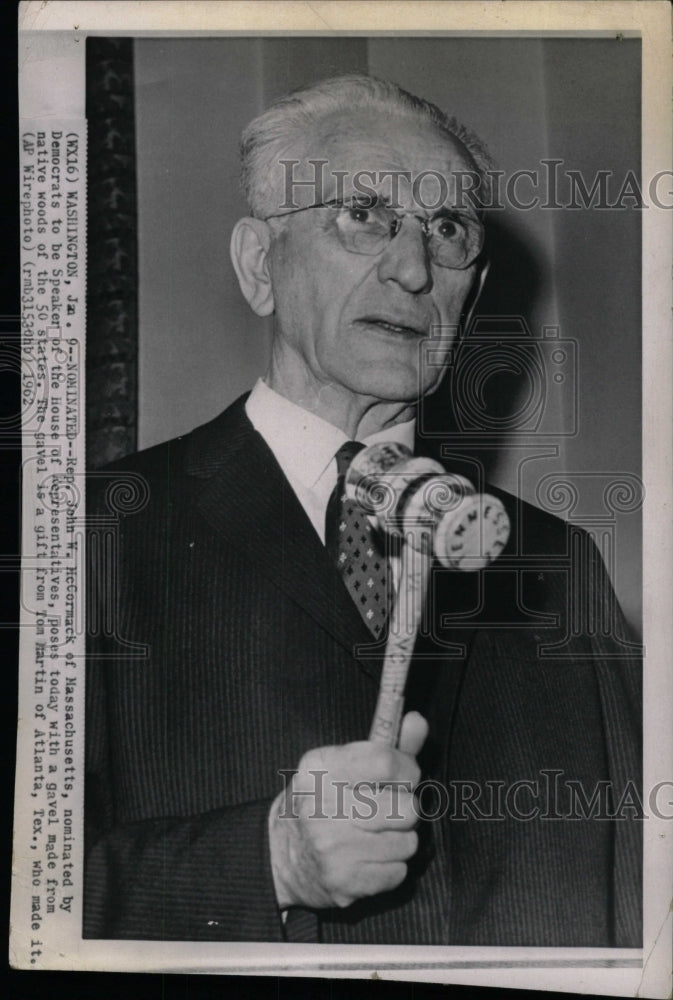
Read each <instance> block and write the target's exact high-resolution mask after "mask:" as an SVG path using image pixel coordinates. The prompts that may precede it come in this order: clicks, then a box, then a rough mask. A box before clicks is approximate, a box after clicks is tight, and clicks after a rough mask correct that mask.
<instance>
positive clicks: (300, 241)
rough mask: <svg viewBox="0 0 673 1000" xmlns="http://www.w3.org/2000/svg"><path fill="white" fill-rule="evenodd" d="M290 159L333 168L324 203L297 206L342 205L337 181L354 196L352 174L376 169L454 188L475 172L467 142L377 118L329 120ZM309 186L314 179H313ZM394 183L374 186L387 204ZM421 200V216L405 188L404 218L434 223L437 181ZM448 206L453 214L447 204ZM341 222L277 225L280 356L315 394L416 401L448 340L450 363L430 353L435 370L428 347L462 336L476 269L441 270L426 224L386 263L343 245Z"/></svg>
mask: <svg viewBox="0 0 673 1000" xmlns="http://www.w3.org/2000/svg"><path fill="white" fill-rule="evenodd" d="M284 158H285V159H296V160H300V161H301V163H302V165H303V164H304V163H305V162H306V160H307V159H308V158H313V159H316V158H319V159H323V160H327V163H326V165H325V166H324V168H323V176H324V178H325V184H324V187H323V190H322V192H318V197H316V196H315V195H316V192H315V191H312V190H311V189H310V188H308V187H299V186H297V187H296V188H295V189H294V191H295V201H296V203H297V204H299V205H304V204H305V205H310V204H313V203H315V202H316V201H320V200H322V201H327V200H329V199H330V198H333V197H335V196H336V195H337V194H338V195H339V196H341V194H342V192H341V191H338V186H337V182H336V181H335V179H334V178H335V177H337V176H338V177H343V178H344V179H343V181H341V182H340V183H341V184H342V186H343V196H344V197H345V198H348V196H349V194H352V193H353V186H352V185H353V177H354V175H356V174H357V173H358V172H360V171H363V170H366V171H373V172H374V176H375V178H376V179H377V180H379V179H380V178H381V177H382V175H383V173H384V172H385V171H388V172H390V171H408V172H410V173H411V177H412V179H413V178H415V177H418V175H419V174H421V172H423V171H435V172H437V173H439V174H441V175H442V176H443V177H446V178H450V177H451V174H452V173H453V172H454V171H470V170H472V171H473V170H474V165H473V163H472V161H471V159H470V157H469V154H468V153H467V152H466V150H465V149H464V148H463V147H462V146H461V145H460V144H459V143H458V142H452V141H450V140H448V139H447V138H446V137H445V136H443V135H442V134H441V133H439V132H438V131H437V130H435V129H434V128H433V127H431V126H428V125H427V124H424V123H417V122H416V121H414V120H411V119H406V118H395V117H392V118H391V117H383V116H382V115H381V114H380V113H379V112H376V111H374V110H371V111H370V110H359V111H357V112H355V113H353V114H352V115H344V114H339V115H334V116H332V117H330V118H329V119H326V120H324V121H323V123H322V125H321V129H320V133H319V134H318V135H316V136H313V137H312V138H311V139H310V140H309V142H308V143H306V144H304V145H303V146H302V148H301V149H298V148H296V147H291V148H289V149H288V150H286V151H285V153H284ZM301 169H302V166H299V167H297V171H296V176H299V175H300V170H301ZM304 176H312V169H311V171H310V172H309V174H308V175H306V174H304ZM367 183H368V184H370V183H371V179H370V178H368V179H367ZM390 184H391V182H390V180H385V176H384V179H383V181H381V182H380V183H378V184H376V183H375V184H373V185H372V186H373V187H376V188H377V189H378V190H379V191H381V193H382V194H390V190H391V188H390ZM449 187H450V186H449ZM421 191H422V195H421V197H422V198H423V200H424V201H425V204H426V205H429V206H432V207H431V208H427V209H424V208H423V206H422V205H421V204H419V202H418V200H416V199H415V198H414V194H413V190H412V185H411V184H409V183H405V182H404V181H402V182H401V183H400V184H399V193H398V199H397V203H398V205H399V206H400V207H401V210H402V211H409V212H413V213H414V214H416V215H420V216H426V217H431V216H432V215H434V214H435V213H436V211H437V208H436V207H435V201H436V199H437V194H438V192H439V186H438V185H437V183H435V185H434V187H433V186H432V184H431V183H430V182H429V183H428V186H427V187H426V186H424V187H423V188H421ZM321 195H322V197H321ZM282 197H284V194H283V196H281V198H280V199H279V201H282ZM445 204H446V206H447V207H449V208H450V207H452V205H451V195H450V194H448V196H447V200H446V202H445ZM467 211H468V212H472V210H471V209H470V208H469V207H468V208H467ZM472 214H473V213H472ZM334 218H335V213H334V211H332V210H329V209H312V210H309V211H303V212H298V213H296V214H294V215H291V216H289V217H288V218H287V219H283V220H281V221H280V223H279V224H278V225H277V226H276V227H274V228H278V229H279V232H278V235H277V237H276V238H275V239H274V242H273V243H272V247H271V250H270V253H269V267H270V273H271V279H272V285H273V293H274V304H275V313H276V333H275V343H274V350H275V351H276V352H277V354H278V355H279V356H280V357H281V358H282V362H283V364H285V365H288V364H289V365H294V366H296V365H300V366H301V368H302V373H303V377H304V379H305V380H306V384H307V386H309V387H310V389H311V391H312V392H314V393H315V392H318V393H319V392H320V390H321V387H323V388H324V387H325V386H326V385H329V386H331V387H334V386H340V387H341V388H342V390H343V392H344V394H346V395H351V396H355V397H359V398H360V400H361V401H365V400H368V401H370V402H375V401H386V402H406V403H409V402H413V401H415V400H416V399H418V398H419V397H420V396H422V395H425V394H426V393H428V392H431V391H432V390H433V389H435V388H436V386H437V384H438V383H439V381H440V379H441V377H442V374H443V367H442V363H441V362H442V361H443V360H444V359H445V357H446V351H447V350H448V346H449V345H450V342H451V334H450V332H449V331H448V330H446V329H444V330H443V331H442V342H441V344H442V348H443V355H440V356H439V357H437V353H438V352H436V351H433V352H432V353H433V364H432V366H429V365H427V364H422V362H421V356H422V354H421V349H420V345H421V341H422V340H423V339H424V338H427V337H430V336H434V337H438V336H439V335H440V328H442V327H444V328H446V327H449V328H454V329H455V327H456V326H457V324H458V320H459V317H460V313H461V309H462V306H463V303H464V301H465V299H466V297H467V294H468V292H469V290H470V287H471V285H472V283H473V281H474V278H475V271H476V266H475V265H474V264H472V265H471V266H470V267H469V268H467V269H465V270H454V269H450V268H447V267H440V266H438V265H436V264H435V263H433V262H432V261H431V260H430V256H429V253H428V248H427V245H426V241H425V238H424V235H423V231H422V228H421V224H420V222H419V221H418V220H417V219H414V218H412V217H410V216H409V217H407V218H405V220H404V222H403V224H402V226H401V229H400V230H399V232H398V233H397V234H396V235H395V237H394V238H393V239H392V240H391V241H390V242H389V243H388V244H387V245H386V246H385V247H384V249H383V250H382V252H381V253H379V254H378V255H376V256H367V255H362V254H357V253H352V252H349V251H348V250H346V249H345V248H344V247H343V246H342V244H341V243H340V241H339V238H338V233H337V232H336V227H335V223H334ZM272 225H273V224H272ZM438 346H439V345H438Z"/></svg>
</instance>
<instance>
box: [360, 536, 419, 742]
mask: <svg viewBox="0 0 673 1000" xmlns="http://www.w3.org/2000/svg"><path fill="white" fill-rule="evenodd" d="M431 553H432V537H431V535H430V533H429V532H428V534H427V535H424V536H423V545H422V548H421V550H418V549H414V548H412V546H411V545H410V543H409V542H405V543H404V544H403V546H402V552H401V557H400V561H401V566H400V578H399V583H398V587H397V598H396V600H395V603H394V606H393V612H392V615H391V619H390V630H389V632H388V641H387V643H386V652H385V657H384V660H383V671H382V673H381V683H380V685H379V696H378V701H377V703H376V710H375V712H374V720H373V722H372V726H371V729H370V731H369V739H370V740H371V741H372V742H373V743H380V744H383V745H385V746H389V747H394V746H396V745H397V740H398V737H399V733H400V723H401V721H402V713H403V711H404V688H405V686H406V683H407V674H408V672H409V664H410V663H411V657H412V655H413V651H414V645H415V643H416V636H417V634H418V627H419V625H420V622H421V618H422V616H423V608H424V606H425V595H426V592H427V589H428V577H429V575H430V567H431V565H432V555H431Z"/></svg>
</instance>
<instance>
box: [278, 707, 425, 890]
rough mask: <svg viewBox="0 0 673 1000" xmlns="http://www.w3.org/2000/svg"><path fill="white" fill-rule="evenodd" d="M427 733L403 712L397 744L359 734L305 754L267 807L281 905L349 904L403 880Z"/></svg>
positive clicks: (412, 846) (413, 845)
mask: <svg viewBox="0 0 673 1000" xmlns="http://www.w3.org/2000/svg"><path fill="white" fill-rule="evenodd" d="M427 733H428V724H427V722H426V721H425V719H424V718H423V717H422V716H421V715H419V714H418V712H409V713H408V714H407V715H406V716H405V717H404V720H403V722H402V729H401V733H400V740H399V749H397V750H393V749H390V748H389V747H383V746H380V745H379V744H376V743H370V742H367V741H362V742H358V743H347V744H345V745H344V746H331V747H318V748H317V749H315V750H309V752H308V753H306V754H304V756H303V757H302V759H301V760H300V762H299V769H298V771H297V774H295V776H294V777H293V779H292V782H291V783H290V785H289V786H288V788H287V789H286V790H285V791H284V792H281V793H280V795H279V796H278V797H277V798H276V799H275V801H274V803H273V806H272V808H271V812H270V815H269V840H270V846H271V863H272V867H273V876H274V883H275V887H276V897H277V899H278V905H279V907H280V908H281V909H285V908H287V907H288V906H306V907H310V908H312V909H321V908H325V907H331V906H340V907H344V906H350V904H351V903H352V902H354V901H355V900H356V899H359V898H360V897H362V896H373V895H376V894H377V893H379V892H385V891H386V890H389V889H394V888H395V887H396V886H398V885H399V884H400V883H401V882H402V881H403V880H404V878H405V876H406V874H407V865H406V861H407V860H408V859H409V858H410V857H412V855H413V854H415V853H416V849H417V847H418V836H417V834H416V833H415V832H414V829H413V828H414V826H415V825H416V822H417V819H418V817H417V814H416V812H415V810H414V802H413V792H414V788H415V787H416V785H417V784H418V781H419V778H420V769H419V767H418V764H417V763H416V755H417V754H418V752H419V751H420V749H421V747H422V746H423V743H424V741H425V738H426V736H427Z"/></svg>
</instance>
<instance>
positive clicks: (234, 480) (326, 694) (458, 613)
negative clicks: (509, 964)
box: [84, 400, 641, 946]
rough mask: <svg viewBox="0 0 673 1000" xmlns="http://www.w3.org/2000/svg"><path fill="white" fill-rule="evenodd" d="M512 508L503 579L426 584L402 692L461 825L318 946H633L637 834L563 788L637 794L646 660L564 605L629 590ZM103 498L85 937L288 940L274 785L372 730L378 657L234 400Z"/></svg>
mask: <svg viewBox="0 0 673 1000" xmlns="http://www.w3.org/2000/svg"><path fill="white" fill-rule="evenodd" d="M503 499H504V500H505V502H506V504H507V507H508V509H509V514H510V518H511V520H512V525H513V532H512V537H511V539H510V542H509V544H508V547H507V550H506V551H505V553H504V554H503V556H502V557H501V558H500V560H499V561H498V563H496V564H495V565H494V568H493V569H492V570H489V571H487V572H484V573H478V574H460V573H450V572H447V571H443V570H441V571H440V570H438V571H436V572H435V573H434V575H433V580H432V583H431V587H430V597H429V601H430V604H429V607H430V609H431V614H430V619H431V628H430V629H429V633H428V634H426V635H424V636H421V637H420V638H419V640H418V643H417V647H416V655H415V659H414V664H413V667H412V671H411V675H410V680H409V685H408V690H407V707H408V708H412V707H413V708H417V709H419V710H420V711H421V712H422V713H423V714H425V715H426V717H427V718H428V720H429V722H430V725H431V733H430V737H429V739H428V741H427V744H426V747H425V748H424V751H423V754H422V759H421V763H422V765H423V767H424V774H425V776H426V778H427V779H431V780H432V781H433V782H435V785H434V788H435V793H436V792H437V789H438V788H439V789H440V795H439V798H440V799H442V794H441V789H442V788H447V789H449V792H450V794H448V796H445V797H444V800H443V801H439V800H436V801H435V804H434V808H436V810H437V811H438V812H440V813H444V814H445V815H444V816H443V818H439V819H437V820H435V821H432V822H430V821H428V822H426V823H424V824H422V827H421V834H422V835H421V846H420V848H419V851H418V854H417V856H416V857H415V858H414V860H413V862H412V864H411V866H410V873H409V877H408V878H407V880H406V881H405V883H404V884H403V885H402V886H401V887H400V888H399V889H397V890H395V891H394V892H390V893H386V894H383V895H381V896H378V897H375V898H372V899H368V900H363V901H361V902H359V903H356V904H354V905H353V906H351V907H349V908H347V909H345V910H334V911H323V912H321V913H319V914H317V915H316V914H313V915H310V914H309V916H310V920H309V921H308V925H309V926H310V927H311V928H312V929H311V932H310V935H309V936H313V938H314V939H320V940H322V941H326V942H329V941H333V942H361V943H373V942H378V943H428V944H432V943H437V944H475V945H476V944H480V945H547V946H552V945H559V946H562V945H566V946H571V945H586V946H588V945H596V946H599V945H602V946H606V945H620V946H637V945H638V944H639V942H640V933H641V931H640V919H641V918H640V908H639V906H640V888H639V884H640V864H641V859H640V849H639V840H638V837H639V824H638V823H637V822H633V821H629V820H628V819H623V820H621V821H618V822H612V821H610V820H606V819H605V818H604V819H602V820H600V819H595V818H594V819H583V818H581V817H580V815H579V811H578V808H577V801H576V800H575V812H576V813H577V814H578V815H577V816H576V817H575V818H570V819H568V818H566V819H561V818H558V816H560V815H567V814H568V812H569V811H570V812H572V808H571V807H572V797H571V796H570V792H569V791H568V786H567V784H566V783H567V781H569V780H571V781H575V782H579V783H581V786H582V789H583V790H584V792H585V794H586V796H587V797H588V798H590V797H591V794H592V792H593V791H594V790H595V787H596V784H597V783H598V782H603V783H604V785H603V788H604V790H605V789H607V792H606V794H607V795H608V798H609V800H610V801H611V802H612V803H613V805H614V804H615V803H616V802H618V801H619V799H620V797H621V795H622V792H623V790H624V788H625V787H626V786H627V784H628V782H629V781H634V782H636V783H637V782H638V778H639V761H640V756H639V749H638V735H637V734H638V727H639V720H640V705H639V694H638V687H639V667H638V663H637V661H636V660H635V659H630V658H628V657H624V656H623V655H622V653H623V647H622V646H621V645H620V644H619V643H618V642H617V641H616V640H615V639H614V638H613V637H612V635H610V634H602V632H601V629H600V628H598V630H596V629H595V628H591V629H590V628H587V627H585V626H586V623H583V622H582V621H581V620H580V619H581V616H579V618H578V615H577V614H576V613H575V611H574V609H573V599H574V598H573V595H575V596H577V595H578V594H579V592H580V590H584V591H586V594H585V596H587V600H588V605H587V606H588V607H591V608H593V612H594V613H595V612H596V611H597V610H600V608H602V607H605V608H609V607H610V606H611V601H612V592H611V591H610V589H609V585H608V584H607V583H606V582H605V580H604V579H603V575H604V574H603V569H602V564H601V563H600V560H598V559H597V557H596V553H595V550H594V549H593V548H592V547H591V546H590V545H588V544H587V540H586V538H585V537H583V536H573V538H574V539H575V540H574V542H572V544H571V539H569V536H568V533H567V531H566V528H565V526H564V525H563V524H562V523H561V522H560V521H558V520H556V519H555V518H552V517H550V516H549V515H547V514H544V513H542V512H541V511H538V510H537V509H535V508H533V507H530V506H528V505H526V504H522V503H519V502H518V501H516V500H514V499H513V498H512V497H509V496H505V495H503ZM87 503H88V511H89V521H90V532H89V540H90V553H91V568H90V578H89V593H90V596H91V598H92V600H91V611H90V632H92V633H95V635H93V636H92V638H91V639H90V646H89V652H90V659H89V663H88V667H87V756H88V778H87V791H86V816H87V823H88V828H87V845H86V848H87V871H86V876H85V916H84V920H85V936H88V937H122V938H163V939H208V940H241V939H249V940H262V941H264V940H276V941H282V940H283V939H285V937H289V938H290V939H292V938H293V935H294V933H295V932H294V931H293V928H294V927H299V926H300V923H301V922H298V923H294V922H293V920H290V922H289V924H288V928H287V929H284V928H283V925H282V922H281V920H280V918H279V913H278V911H277V908H276V903H275V897H274V891H273V883H272V876H271V870H270V861H269V849H268V842H267V814H268V811H269V807H270V804H271V801H272V800H273V799H274V797H275V796H276V795H277V793H278V792H279V791H280V790H281V788H282V787H283V780H282V778H281V776H280V774H279V771H280V770H281V769H292V768H293V767H296V765H297V763H298V761H299V758H300V757H301V756H302V754H303V753H304V752H306V750H308V749H310V748H312V747H315V746H322V745H325V744H340V743H345V742H348V741H351V740H357V739H363V738H365V737H366V735H367V733H368V731H369V725H370V721H371V717H372V713H373V709H374V705H375V700H376V694H377V685H378V677H379V673H380V668H381V659H382V657H381V653H382V649H380V648H379V649H376V648H372V640H371V637H370V635H369V633H368V631H367V629H366V627H365V626H364V624H363V623H362V621H361V619H360V616H359V614H358V613H357V610H356V609H355V607H354V606H353V604H352V602H351V599H350V597H349V596H348V594H347V592H346V590H345V588H344V586H343V583H342V581H341V579H340V577H339V576H338V574H337V572H336V571H335V570H334V569H333V567H332V566H331V564H330V562H329V560H328V557H327V554H326V552H325V549H324V548H323V546H322V545H321V543H320V541H319V539H318V537H317V536H316V534H315V532H314V531H313V528H312V527H311V524H310V522H309V520H308V518H307V517H306V515H305V513H304V511H303V510H302V508H301V506H300V504H299V502H298V501H297V499H296V497H295V495H294V493H293V492H292V490H291V488H290V487H289V485H288V483H287V482H286V480H285V478H284V476H283V475H282V473H281V471H280V469H279V467H278V465H277V463H276V461H275V459H274V457H273V455H272V454H271V452H270V451H269V449H268V448H267V446H266V445H265V443H264V442H263V440H262V439H261V437H260V436H259V435H258V434H257V433H256V432H255V431H254V430H253V428H252V426H251V424H250V422H249V421H248V419H247V417H246V415H245V412H244V408H243V400H239V401H238V402H237V403H235V404H234V405H233V406H232V407H231V408H230V409H229V410H227V411H226V412H225V413H224V414H222V415H221V416H220V417H218V418H217V419H216V420H214V421H212V422H211V423H209V424H207V425H205V426H203V427H200V428H198V429H197V430H196V431H194V432H193V433H191V434H189V435H188V436H186V437H184V438H181V439H178V440H176V441H173V442H170V443H168V444H165V445H160V446H158V447H156V448H152V449H150V450H149V451H147V452H145V453H142V454H139V455H136V456H133V457H131V458H129V459H126V460H124V461H122V462H121V463H118V464H117V465H116V466H114V467H111V468H110V469H109V470H106V471H105V472H103V473H98V474H94V475H93V476H92V477H91V481H90V484H89V495H88V497H87ZM106 539H107V541H106ZM578 567H581V568H582V567H583V570H584V577H586V578H587V580H588V583H587V584H586V586H584V585H581V584H580V581H579V580H578V578H577V572H578ZM569 584H570V585H569ZM101 609H102V611H101ZM98 616H100V617H98ZM578 621H579V627H572V628H571V627H570V625H571V623H572V622H574V623H575V625H577V622H578ZM616 628H617V629H620V628H622V625H621V623H620V619H619V618H618V617H617V625H616ZM553 644H556V647H555V648H554V649H551V650H549V649H547V651H546V652H544V651H543V652H542V653H541V652H540V650H541V647H543V646H545V645H546V646H552V645H553ZM555 772H558V773H557V774H556V773H555ZM517 782H519V783H521V782H529V784H528V785H525V786H524V785H521V784H520V785H518V786H516V787H518V788H519V791H518V792H516V790H515V791H514V792H512V788H515V783H517ZM530 782H533V783H535V782H537V785H535V784H530ZM554 785H556V786H557V794H556V797H555V798H553V797H552V796H550V791H549V790H550V788H553V787H554ZM428 787H429V786H428ZM498 788H500V789H501V791H500V792H498ZM508 790H509V791H508ZM497 794H500V795H501V797H503V796H508V798H507V800H506V802H504V803H503V804H502V805H501V808H499V809H498V807H497V806H496V805H494V804H493V801H495V800H494V799H493V797H494V796H497ZM428 795H429V796H430V792H428ZM477 795H483V798H481V799H479V805H478V807H475V806H474V800H475V799H476V796H477ZM489 796H490V797H491V799H493V801H490V800H489ZM470 801H472V802H473V804H472V806H471V807H470ZM461 803H462V805H461ZM466 803H467V805H466ZM536 803H537V806H538V814H537V816H535V815H532V816H531V818H528V819H524V818H522V814H523V813H529V812H530V811H531V809H532V808H533V806H535V804H536ZM508 806H509V812H510V813H511V812H512V808H513V807H515V806H516V807H517V808H518V809H519V813H520V815H519V817H518V818H516V817H514V816H511V815H510V816H506V815H505V814H506V813H507V811H508V810H507V807H508ZM425 808H426V811H430V810H431V809H432V808H433V806H432V803H431V802H430V800H429V798H428V797H426V799H425ZM489 813H490V814H491V815H492V816H493V818H491V819H486V818H483V817H484V814H486V815H489ZM545 813H546V816H545ZM303 933H304V931H299V932H297V935H298V936H301V935H302V934H303Z"/></svg>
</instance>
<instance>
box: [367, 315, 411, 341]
mask: <svg viewBox="0 0 673 1000" xmlns="http://www.w3.org/2000/svg"><path fill="white" fill-rule="evenodd" d="M357 322H358V323H360V324H362V325H364V326H374V327H378V328H379V329H380V330H384V331H386V332H387V333H395V334H398V335H399V336H403V337H425V336H427V330H426V329H425V327H424V326H423V325H422V324H421V323H418V322H413V323H396V322H393V321H392V320H391V319H384V318H383V317H382V316H363V317H362V319H359V320H357Z"/></svg>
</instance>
